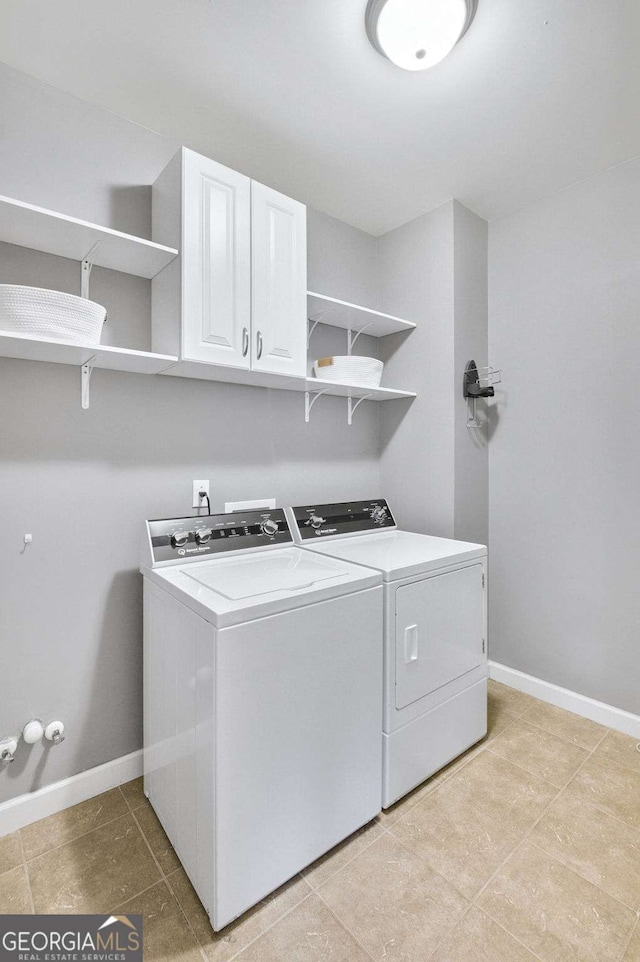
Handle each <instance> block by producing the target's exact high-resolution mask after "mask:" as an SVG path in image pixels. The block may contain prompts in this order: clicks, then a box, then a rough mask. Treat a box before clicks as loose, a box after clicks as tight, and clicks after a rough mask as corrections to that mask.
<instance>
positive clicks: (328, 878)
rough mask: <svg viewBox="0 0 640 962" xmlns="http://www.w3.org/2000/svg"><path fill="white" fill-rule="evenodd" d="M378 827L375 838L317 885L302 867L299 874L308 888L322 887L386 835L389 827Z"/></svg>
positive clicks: (313, 889) (316, 889) (313, 863)
mask: <svg viewBox="0 0 640 962" xmlns="http://www.w3.org/2000/svg"><path fill="white" fill-rule="evenodd" d="M380 827H381V829H382V831H381V832H380V834H379V835H376V837H375V838H372V839H371V841H370V842H367V844H366V845H365V846H364V848H362V849H360V851H359V852H356V854H355V855H352V856H351V858H350V859H348V860H347V861H346V862H345V863H344V865H341V866H340V868H339V869H336V871H335V872H334V873H333V875H329V876H328V877H327V878H326V879H325V880H324V882H320V884H319V885H314V884H313V882H311V881H310V880H309V879H308V878H307V876H306V875H305V874H304V873H305V872H306V871H307V869H306V868H303V869H302V870H301V872H300V876H301V877H302V878H303V879H304V880H305V882H306V883H307V885H308V886H309V888H310V889H311V890H312V891H313V892H317V891H318V889H319V888H322V886H323V885H326V883H327V882H328V881H330V879H332V878H335V877H336V875H339V874H340V872H342V871H343V869H345V868H346V867H347V865H351V863H352V862H354V861H355V859H357V858H358V856H359V855H362V854H363V852H366V851H367V850H368V849H369V848H371V846H372V845H373V844H374V843H375V842H377V841H378V839H379V838H382V836H383V835H388V834H389V829H388V828H383V827H382V825H381V826H380ZM349 837H350V836H347V838H346V839H345V840H344V841H348V839H349ZM340 844H341V843H340V842H338V845H340ZM330 852H331V849H329V852H327V853H325V854H327V855H328V854H329V853H330ZM323 857H324V856H322V855H321V856H320V858H323ZM313 865H315V862H312V863H311V866H307V868H312V867H313Z"/></svg>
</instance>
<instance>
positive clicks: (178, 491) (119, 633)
mask: <svg viewBox="0 0 640 962" xmlns="http://www.w3.org/2000/svg"><path fill="white" fill-rule="evenodd" d="M0 129H1V131H2V137H1V138H0V171H1V181H2V182H1V184H0V192H2V193H5V194H8V195H10V196H15V197H18V198H20V199H23V200H26V201H29V202H32V203H36V204H42V205H44V206H49V207H52V208H53V209H57V210H62V211H65V212H68V213H71V214H74V215H77V216H80V217H84V218H87V219H89V220H95V221H97V222H99V223H104V224H107V225H109V226H112V227H116V228H119V229H122V230H129V231H134V232H138V233H140V234H145V233H148V230H149V224H150V210H149V204H150V191H149V189H148V187H147V186H145V185H148V184H150V183H151V182H152V181H153V180H154V179H155V177H156V176H157V174H158V173H159V171H160V170H161V169H162V167H163V165H164V163H165V162H166V160H167V159H168V158H169V157H170V156H171V154H172V152H173V150H174V149H175V146H176V145H174V144H171V143H169V142H168V141H166V140H165V139H163V138H161V137H158V136H156V135H155V134H152V133H150V132H149V131H146V130H144V129H143V128H140V127H137V126H135V125H134V124H130V123H127V122H125V121H123V120H121V119H119V118H117V117H114V116H113V115H111V114H108V113H106V112H105V111H102V110H99V109H97V108H94V107H91V106H89V105H87V104H84V103H82V102H81V101H78V100H75V99H74V98H72V97H69V96H67V95H64V94H62V93H60V92H57V91H55V90H53V89H51V88H48V87H46V86H44V85H41V84H39V83H36V82H35V81H33V80H30V79H28V78H25V77H22V76H21V75H19V74H16V73H15V72H13V71H10V70H8V69H6V68H0ZM309 227H310V243H309V249H310V271H309V281H310V284H311V285H312V286H315V287H316V288H318V289H320V290H322V291H323V292H326V293H330V294H335V295H337V296H338V297H343V298H346V299H352V300H362V301H365V302H367V303H371V304H373V305H375V303H376V299H377V269H376V267H377V254H376V250H375V241H374V239H373V238H371V237H370V236H369V235H367V234H363V233H362V232H360V231H357V230H354V229H353V228H350V227H346V225H340V224H339V223H338V222H336V221H332V220H331V218H326V217H323V216H321V215H317V216H316V215H315V214H314V212H310V217H309ZM342 251H344V252H346V253H345V254H344V256H343V254H342ZM9 281H11V282H17V283H26V284H34V285H37V286H44V287H47V286H51V287H55V288H58V289H61V290H68V291H71V292H75V293H78V292H79V265H77V264H75V263H74V262H71V261H68V260H64V259H61V258H56V257H51V256H49V255H44V254H38V253H35V252H32V251H27V250H25V249H21V248H16V247H9V246H8V245H0V282H9ZM92 297H94V298H95V299H96V300H98V301H101V302H103V303H104V304H105V305H107V307H108V309H109V324H108V330H107V334H106V338H105V340H107V341H108V342H109V343H115V344H122V345H125V346H130V347H139V348H142V349H144V348H148V346H149V324H150V314H149V310H150V308H149V304H150V284H149V282H148V281H143V280H140V279H137V278H132V277H128V276H125V275H121V274H116V273H113V272H110V271H102V270H99V269H94V272H93V274H92ZM336 339H337V340H336ZM338 348H339V351H340V353H344V332H337V331H335V330H330V329H328V328H324V329H322V330H320V329H318V331H317V332H316V334H314V342H313V350H314V351H316V350H317V356H322V354H326V353H328V352H329V351H334V350H335V351H336V352H337V350H338ZM0 410H1V411H2V417H1V418H0V458H1V462H2V464H1V470H0V514H1V526H2V533H3V538H2V552H0V585H1V586H2V587H1V591H2V604H1V606H0V645H1V650H2V654H3V658H4V659H6V661H5V662H4V664H5V668H4V670H3V671H2V673H0V736H1V735H3V734H5V733H10V732H14V731H15V730H17V729H19V728H20V727H21V726H22V725H23V724H24V723H25V722H26V721H28V720H29V718H31V717H34V716H35V717H40V718H43V719H45V720H51V719H53V718H54V717H55V718H62V719H63V720H64V721H65V722H66V724H67V726H68V737H67V739H66V741H65V742H64V743H63V744H62V745H60V746H58V747H56V748H53V749H50V750H49V751H47V750H46V749H45V748H43V747H42V746H41V745H38V746H34V747H33V748H31V749H27V748H25V746H22V747H21V749H20V754H19V757H18V759H17V760H16V761H15V762H14V764H13V765H11V766H8V767H6V768H4V769H3V771H2V772H1V773H0V800H4V799H6V798H10V797H13V796H15V795H18V794H20V793H21V792H24V791H28V790H31V789H34V788H37V787H39V786H41V785H45V784H47V783H49V782H52V781H55V780H57V779H59V778H63V777H66V776H68V775H71V774H74V773H75V772H78V771H81V770H83V769H86V768H89V767H92V766H94V765H97V764H100V763H102V762H105V761H108V760H109V759H112V758H116V757H118V756H120V755H123V754H126V753H127V752H130V751H133V750H135V749H137V748H139V747H140V744H141V616H142V611H141V579H140V576H139V574H138V572H137V567H138V559H139V550H140V538H141V531H142V522H143V520H144V519H145V518H148V517H158V516H159V517H162V516H167V515H172V514H178V515H179V514H182V513H185V514H188V513H190V496H191V481H192V479H193V478H210V479H211V484H212V503H213V508H214V510H222V507H223V503H224V501H225V500H230V499H248V498H254V497H257V496H261V495H269V496H274V497H276V498H277V499H278V502H279V503H280V504H287V503H295V502H298V501H302V502H304V501H306V500H316V499H319V498H323V499H324V498H326V499H327V500H332V499H333V500H340V499H343V498H355V497H358V496H365V497H366V496H374V495H377V494H378V493H379V491H380V488H379V461H378V456H379V452H378V445H379V431H378V406H377V405H375V404H363V405H362V406H361V407H360V408H359V409H358V412H357V417H356V419H355V420H354V424H353V426H352V427H351V428H349V427H347V424H346V402H345V401H344V400H343V399H337V398H322V399H321V400H320V401H319V402H318V404H317V405H315V407H314V409H313V414H312V421H311V424H309V425H305V423H304V396H303V395H302V394H293V393H290V392H287V391H267V390H264V389H256V388H249V387H236V386H232V385H222V384H215V383H209V382H205V381H190V380H183V379H179V378H170V377H160V376H156V377H144V376H141V375H128V374H119V373H113V372H108V371H100V370H97V371H95V372H94V374H93V378H92V383H91V408H90V409H89V410H88V411H82V410H81V408H80V374H79V371H78V370H76V369H74V368H71V367H67V366H61V365H53V364H37V363H28V362H25V361H12V360H8V359H0ZM25 532H30V533H32V534H33V545H32V546H31V547H29V548H28V549H27V550H26V551H23V550H22V549H23V535H24V534H25Z"/></svg>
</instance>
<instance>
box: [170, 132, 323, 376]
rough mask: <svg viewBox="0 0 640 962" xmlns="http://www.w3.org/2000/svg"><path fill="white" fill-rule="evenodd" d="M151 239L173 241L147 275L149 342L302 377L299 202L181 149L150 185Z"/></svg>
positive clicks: (188, 356)
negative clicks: (172, 257) (169, 258)
mask: <svg viewBox="0 0 640 962" xmlns="http://www.w3.org/2000/svg"><path fill="white" fill-rule="evenodd" d="M153 237H154V240H156V241H157V242H160V243H168V242H169V238H171V240H172V241H173V242H174V245H175V246H177V247H179V249H180V257H179V258H178V259H177V261H175V262H173V263H172V264H170V265H169V269H167V270H164V271H162V272H161V274H159V275H158V276H157V277H156V278H154V280H153V282H152V298H153V345H154V350H160V346H161V345H162V346H163V347H164V348H167V349H168V348H169V347H171V352H172V353H176V354H178V356H179V358H180V361H196V362H200V363H205V364H215V365H224V366H226V367H234V368H243V369H254V370H259V371H265V372H272V373H276V374H291V375H295V376H300V377H304V376H305V375H306V209H305V207H304V206H303V205H302V204H299V203H297V202H296V201H293V200H290V199H289V198H288V197H285V196H284V195H282V194H278V193H277V192H276V191H273V190H270V189H269V188H267V187H263V186H262V185H260V184H256V183H253V182H252V181H251V180H250V179H249V178H248V177H245V176H244V175H242V174H238V173H237V172H236V171H233V170H230V169H229V168H227V167H223V166H222V165H221V164H217V163H215V161H213V160H209V159H208V158H207V157H202V156H201V155H199V154H196V153H194V152H193V151H191V150H187V149H186V148H182V149H181V150H180V151H179V153H178V154H177V155H176V157H174V159H173V160H172V161H171V162H170V163H169V165H168V166H167V167H166V168H165V170H164V171H163V173H162V174H161V175H160V177H159V178H158V180H157V181H156V183H155V184H154V187H153ZM161 238H164V240H162V241H161Z"/></svg>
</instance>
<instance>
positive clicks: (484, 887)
mask: <svg viewBox="0 0 640 962" xmlns="http://www.w3.org/2000/svg"><path fill="white" fill-rule="evenodd" d="M605 737H606V733H605V735H603V736H602V738H601V739H600V742H602V741H603V739H604V738H605ZM600 742H598V745H600ZM598 745H596V746H595V748H593V749H592V751H591V752H589V754H588V755H587V757H586V758H585V759H584V760H583V761H582V762H581V764H580V765H579V766H578V768H577V769H576V771H575V772H574V773H573V775H572V776H571V778H570V779H569V780H568V781H567V782H566V784H565V785H564V786H563V787H562V788H561V789H559V790H558V791H557V792H556V794H555V795H554V796H553V798H551V799H549V801H548V802H547V804H546V805H545V806H544V808H543V809H542V811H541V812H540V814H539V815H538V817H537V819H536V820H535V822H534V823H533V825H531V827H530V828H529V829H528V830H527V831H526V832H525V834H524V835H523V836H522V838H521V839H520V841H519V842H518V844H517V845H516V847H515V848H514V849H513V851H512V852H510V853H509V855H507V857H506V858H505V859H503V861H502V862H501V863H500V865H499V866H498V867H497V869H496V870H495V872H493V874H492V875H491V876H490V877H489V878H488V879H487V881H486V882H485V884H484V885H483V886H482V888H481V889H480V890H479V891H478V892H477V893H476V895H475V896H474V897H473V899H472V900H471V904H472V905H476V904H477V903H478V900H479V898H480V896H481V895H482V894H483V892H484V891H485V890H486V889H487V888H488V887H489V885H490V884H491V882H492V881H493V880H494V878H496V876H497V875H498V874H499V873H500V872H501V871H502V869H503V868H504V866H505V865H506V864H507V862H508V861H509V859H510V858H513V856H514V855H515V854H516V852H517V851H519V849H520V848H522V846H523V845H524V843H525V842H526V841H527V839H528V838H529V836H530V835H531V834H532V832H533V831H534V830H535V828H536V827H537V826H538V824H539V823H540V822H541V821H542V819H543V818H544V816H545V815H546V813H547V812H548V811H549V809H550V808H551V806H552V805H553V804H554V802H556V801H557V799H558V798H560V796H561V795H562V793H563V792H564V791H565V789H566V788H567V786H568V785H569V784H570V783H571V782H572V781H573V779H574V778H575V777H576V775H577V774H578V772H579V771H580V769H581V768H582V767H583V765H586V763H587V762H588V761H589V759H590V758H591V756H592V755H593V752H595V750H596V748H597V747H598ZM516 767H517V766H516ZM522 771H524V769H522ZM527 774H529V775H530V774H531V773H530V772H527ZM547 784H550V783H547ZM552 787H554V788H555V786H552ZM552 857H553V858H555V856H552ZM556 861H557V862H559V864H560V865H562V864H563V863H562V862H560V860H559V859H556ZM580 877H581V878H582V876H580ZM587 881H588V880H587ZM592 884H593V883H592ZM596 888H598V890H599V891H603V890H602V889H600V888H599V886H596ZM478 908H480V909H481V906H480V905H478ZM487 914H488V913H487ZM490 918H491V916H490ZM494 921H495V919H494ZM506 931H509V930H508V929H507V930H506ZM509 935H511V932H509Z"/></svg>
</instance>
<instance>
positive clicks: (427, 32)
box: [365, 0, 478, 70]
mask: <svg viewBox="0 0 640 962" xmlns="http://www.w3.org/2000/svg"><path fill="white" fill-rule="evenodd" d="M477 6H478V0H369V3H368V4H367V12H366V14H365V23H366V27H367V35H368V37H369V40H370V41H371V43H372V44H373V46H374V47H375V48H376V50H377V51H378V53H381V54H382V55H383V56H384V57H387V59H388V60H391V62H392V63H395V64H396V65H397V66H398V67H402V68H403V69H404V70H427V68H428V67H433V66H434V64H437V63H440V61H441V60H444V58H445V57H446V56H447V54H448V53H450V52H451V51H452V50H453V48H454V47H455V45H456V44H457V42H458V40H460V38H461V37H463V36H464V34H465V33H466V32H467V30H468V29H469V27H470V25H471V21H472V20H473V18H474V16H475V12H476V8H477Z"/></svg>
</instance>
